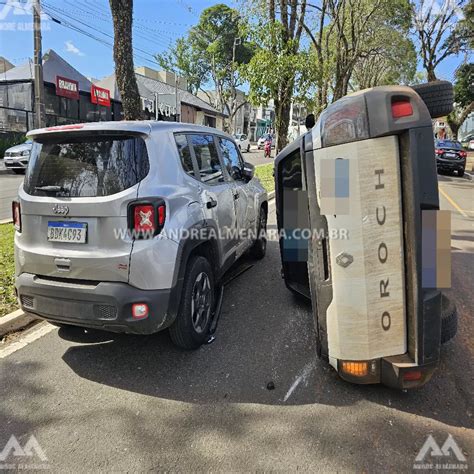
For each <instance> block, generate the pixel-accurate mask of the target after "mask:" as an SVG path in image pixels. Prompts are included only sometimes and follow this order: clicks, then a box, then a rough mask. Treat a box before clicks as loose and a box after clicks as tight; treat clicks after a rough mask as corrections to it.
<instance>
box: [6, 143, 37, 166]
mask: <svg viewBox="0 0 474 474" xmlns="http://www.w3.org/2000/svg"><path fill="white" fill-rule="evenodd" d="M32 147H33V142H32V141H31V140H27V141H26V142H25V143H22V144H21V145H15V146H12V147H11V148H8V150H5V155H4V157H3V162H4V164H5V168H6V169H7V170H12V171H14V172H15V173H16V174H23V173H25V171H26V167H27V166H28V162H29V161H30V153H31V148H32Z"/></svg>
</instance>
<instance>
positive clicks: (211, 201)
mask: <svg viewBox="0 0 474 474" xmlns="http://www.w3.org/2000/svg"><path fill="white" fill-rule="evenodd" d="M216 206H217V201H216V200H215V199H212V198H210V199H209V201H207V203H206V207H207V208H208V209H212V208H213V207H216Z"/></svg>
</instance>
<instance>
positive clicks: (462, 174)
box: [458, 170, 464, 178]
mask: <svg viewBox="0 0 474 474" xmlns="http://www.w3.org/2000/svg"><path fill="white" fill-rule="evenodd" d="M458 176H459V177H460V178H462V177H463V176H464V170H458Z"/></svg>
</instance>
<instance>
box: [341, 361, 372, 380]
mask: <svg viewBox="0 0 474 474" xmlns="http://www.w3.org/2000/svg"><path fill="white" fill-rule="evenodd" d="M342 370H343V371H344V372H345V373H346V374H349V375H353V376H355V377H365V376H366V375H367V374H368V373H369V363H368V362H367V361H362V362H353V361H343V362H342Z"/></svg>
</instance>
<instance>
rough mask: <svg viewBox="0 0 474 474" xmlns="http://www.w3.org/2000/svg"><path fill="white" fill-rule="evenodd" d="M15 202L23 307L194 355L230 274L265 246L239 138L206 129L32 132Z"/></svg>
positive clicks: (167, 126) (258, 198) (115, 126)
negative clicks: (151, 338)
mask: <svg viewBox="0 0 474 474" xmlns="http://www.w3.org/2000/svg"><path fill="white" fill-rule="evenodd" d="M28 136H29V137H30V138H32V139H33V140H34V142H35V146H34V147H33V151H32V155H31V160H30V165H29V167H28V170H27V173H26V176H25V181H24V184H23V185H22V186H21V187H20V190H19V201H18V202H14V203H13V215H14V224H15V227H16V233H15V258H16V290H17V294H18V297H19V301H20V305H21V308H22V309H23V311H25V312H27V313H33V314H36V315H38V316H40V317H41V318H43V319H46V320H48V321H51V322H53V323H56V324H66V325H75V326H82V327H91V328H99V329H104V330H109V331H114V332H125V333H134V334H151V333H154V332H157V331H161V330H164V329H166V328H169V331H170V334H171V338H172V340H173V342H174V343H175V344H176V345H177V346H179V347H181V348H184V349H196V348H198V347H199V346H200V345H201V344H203V343H204V342H206V341H207V340H208V338H209V328H210V327H211V324H212V323H213V318H214V317H215V315H216V312H217V311H218V304H219V301H222V291H221V290H220V289H221V288H222V285H221V281H222V277H223V274H224V272H225V271H226V270H227V269H228V268H229V267H230V266H231V265H232V264H233V262H235V261H236V259H238V258H239V257H240V256H242V255H243V254H244V253H245V252H246V251H249V252H251V254H252V255H253V256H254V257H255V258H263V257H264V255H265V250H266V237H265V229H266V222H267V211H268V202H267V194H266V192H265V190H264V188H263V187H262V185H261V184H260V182H259V181H258V179H256V178H254V167H253V165H251V164H249V163H245V162H244V161H243V159H242V156H241V154H240V152H239V150H238V147H237V145H236V143H235V141H234V140H233V139H232V138H231V137H230V136H229V135H227V134H225V133H222V132H219V131H217V130H216V129H211V128H207V127H202V126H195V125H190V124H184V123H183V124H179V123H178V124H177V123H170V122H154V121H153V122H142V121H140V122H98V123H88V124H77V125H74V126H71V125H69V126H60V127H52V128H46V129H40V130H34V131H32V132H30V133H29V134H28Z"/></svg>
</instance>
